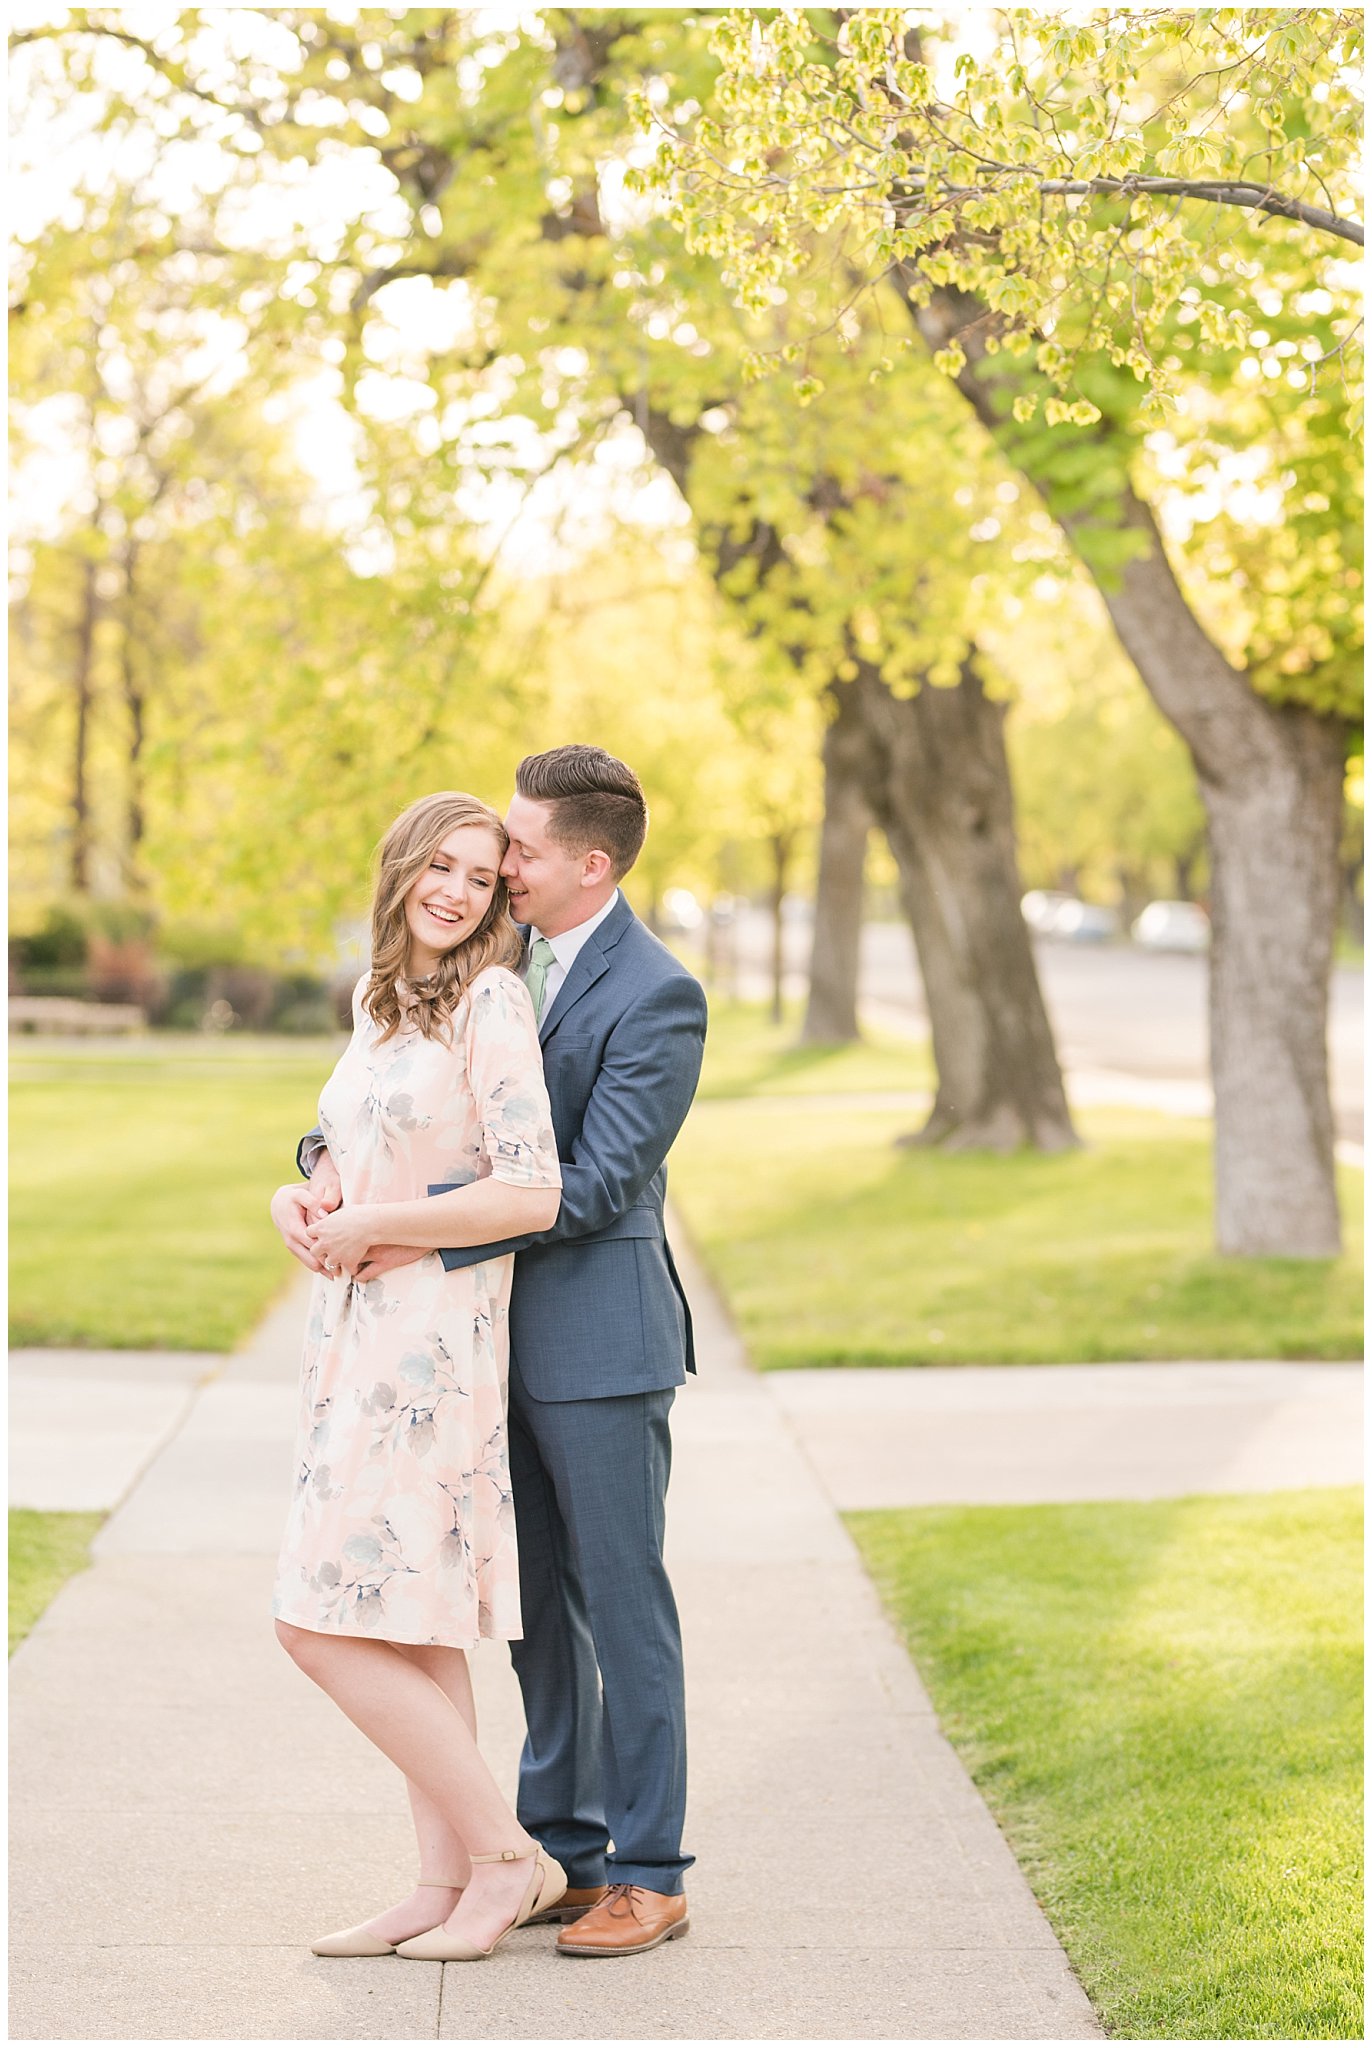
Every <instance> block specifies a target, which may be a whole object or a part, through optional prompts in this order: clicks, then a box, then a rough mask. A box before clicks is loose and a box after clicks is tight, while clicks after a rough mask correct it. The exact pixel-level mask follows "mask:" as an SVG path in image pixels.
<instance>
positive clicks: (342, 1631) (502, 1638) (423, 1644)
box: [272, 1608, 524, 1650]
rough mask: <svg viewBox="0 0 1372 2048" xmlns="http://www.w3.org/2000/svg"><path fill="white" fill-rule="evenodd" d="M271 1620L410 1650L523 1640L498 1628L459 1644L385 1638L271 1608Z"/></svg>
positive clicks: (520, 1632) (518, 1634)
mask: <svg viewBox="0 0 1372 2048" xmlns="http://www.w3.org/2000/svg"><path fill="white" fill-rule="evenodd" d="M272 1620H273V1621H284V1622H285V1623H286V1624H287V1625H288V1627H290V1628H300V1629H304V1631H305V1633H306V1635H311V1636H346V1637H347V1639H348V1640H349V1642H354V1643H397V1644H401V1645H403V1646H404V1647H405V1648H406V1649H411V1650H475V1649H477V1648H478V1647H479V1646H480V1645H481V1644H482V1643H522V1642H523V1640H524V1631H523V1629H522V1628H521V1629H518V1630H516V1632H515V1633H514V1634H513V1635H505V1634H503V1633H502V1632H501V1631H500V1630H499V1629H494V1630H492V1631H491V1632H490V1633H488V1634H483V1635H478V1636H465V1637H464V1638H463V1640H462V1641H461V1642H460V1643H444V1642H439V1640H438V1638H437V1637H436V1636H398V1635H393V1634H392V1635H388V1634H386V1633H385V1632H384V1631H383V1630H381V1629H370V1628H321V1627H320V1626H319V1623H318V1621H317V1620H315V1621H300V1620H299V1619H298V1618H297V1617H296V1616H295V1615H294V1614H285V1613H282V1612H279V1611H278V1610H277V1609H275V1608H273V1609H272Z"/></svg>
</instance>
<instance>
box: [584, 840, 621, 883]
mask: <svg viewBox="0 0 1372 2048" xmlns="http://www.w3.org/2000/svg"><path fill="white" fill-rule="evenodd" d="M613 872H614V867H613V863H612V862H611V860H610V856H609V854H608V853H602V852H601V851H600V848H599V847H594V848H593V849H592V850H591V852H590V853H588V854H587V856H586V860H585V864H584V866H583V867H582V870H581V886H582V888H583V889H598V888H599V887H600V885H601V883H602V882H604V881H608V879H609V877H610V876H611V875H612V874H613Z"/></svg>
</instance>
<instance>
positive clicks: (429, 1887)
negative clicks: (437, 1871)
mask: <svg viewBox="0 0 1372 2048" xmlns="http://www.w3.org/2000/svg"><path fill="white" fill-rule="evenodd" d="M414 1888H415V1890H416V1891H417V1892H460V1891H461V1890H462V1889H463V1887H462V1886H461V1885H460V1884H459V1883H458V1881H457V1879H456V1878H455V1877H417V1878H416V1879H415V1881H414Z"/></svg>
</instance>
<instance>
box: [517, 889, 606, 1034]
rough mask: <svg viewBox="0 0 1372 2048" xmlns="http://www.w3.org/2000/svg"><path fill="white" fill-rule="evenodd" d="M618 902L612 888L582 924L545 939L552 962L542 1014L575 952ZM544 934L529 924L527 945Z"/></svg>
mask: <svg viewBox="0 0 1372 2048" xmlns="http://www.w3.org/2000/svg"><path fill="white" fill-rule="evenodd" d="M618 901H619V891H618V889H616V890H615V893H614V895H613V896H612V897H611V898H610V900H609V902H608V903H602V904H601V906H600V909H599V910H597V911H596V912H595V913H594V915H593V916H591V917H588V918H587V919H586V921H585V923H584V924H574V925H573V926H572V928H571V930H570V931H569V932H561V933H559V935H558V936H557V938H555V939H549V940H548V944H549V945H550V946H551V947H552V949H553V962H552V965H551V967H550V968H549V969H548V979H547V980H546V981H545V982H544V984H543V1015H544V1016H545V1017H546V1016H547V1014H548V1012H549V1010H551V1008H552V1007H553V1004H554V1003H555V1002H556V1001H557V998H558V993H559V991H560V990H561V987H562V984H563V982H564V981H565V980H566V979H567V976H568V975H569V974H570V973H571V971H572V962H573V961H574V960H575V959H576V956H577V954H578V953H579V952H580V951H581V949H582V947H583V946H584V945H585V943H586V941H587V939H589V938H590V936H591V933H592V932H593V931H594V930H595V928H596V926H597V925H598V924H604V922H605V920H606V918H607V917H608V916H609V915H610V912H611V911H612V910H613V909H614V907H615V905H616V903H618ZM544 936H545V934H544V933H543V932H541V931H540V930H539V929H538V926H537V925H536V924H531V925H530V926H529V944H530V945H532V944H533V942H534V940H535V939H541V938H543V937H544Z"/></svg>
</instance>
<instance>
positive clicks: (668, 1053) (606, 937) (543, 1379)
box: [301, 896, 706, 1401]
mask: <svg viewBox="0 0 1372 2048" xmlns="http://www.w3.org/2000/svg"><path fill="white" fill-rule="evenodd" d="M705 1020H706V1002H705V991H704V989H702V988H701V986H700V983H699V982H698V981H697V980H696V979H695V977H694V975H691V974H688V973H687V971H686V969H685V968H684V967H683V966H682V965H681V963H680V961H679V960H677V959H676V957H675V956H674V955H673V954H672V953H670V952H669V951H668V950H667V948H666V947H665V946H664V945H662V943H661V942H660V941H659V940H658V939H655V938H654V937H653V935H652V933H651V932H650V931H648V929H647V927H646V926H645V925H643V924H641V923H640V922H639V920H638V919H637V918H636V917H635V916H634V914H633V912H632V910H630V908H629V906H628V904H627V903H626V902H625V900H624V898H623V897H622V896H621V897H620V899H619V901H618V903H617V904H616V905H615V907H614V909H613V910H612V911H611V912H610V915H609V916H608V917H607V918H606V919H605V921H604V923H603V924H600V925H598V926H597V927H596V929H595V931H593V932H592V933H591V934H590V936H589V938H587V939H586V941H585V943H584V944H583V945H582V947H581V950H580V952H579V953H578V954H577V956H576V959H575V960H574V961H573V962H572V966H571V970H570V972H569V973H568V975H567V978H566V980H565V981H564V983H563V984H562V987H561V988H560V989H559V990H558V992H557V995H556V996H555V998H554V999H553V1001H552V1003H551V1004H550V1005H549V1006H548V1009H547V1011H546V1012H545V1013H544V1016H543V1020H542V1022H541V1024H540V1026H539V1033H538V1035H539V1040H540V1043H541V1044H542V1047H543V1065H544V1075H545V1078H546V1080H547V1084H548V1098H549V1101H550V1103H551V1105H552V1113H553V1129H554V1131H555V1133H556V1135H557V1149H558V1156H559V1159H560V1160H561V1164H562V1206H561V1208H560V1209H559V1211H558V1216H557V1221H556V1223H554V1224H553V1226H552V1227H551V1229H549V1230H543V1231H539V1232H538V1233H537V1235H533V1236H525V1237H512V1238H506V1239H504V1240H502V1241H501V1242H500V1243H499V1244H486V1245H470V1246H466V1247H464V1248H462V1249H461V1250H454V1251H445V1252H444V1253H443V1254H442V1259H443V1263H444V1265H445V1266H447V1267H448V1268H449V1269H450V1270H452V1269H454V1268H456V1267H459V1266H473V1265H478V1264H479V1263H480V1262H481V1260H483V1259H489V1258H491V1257H494V1256H497V1255H499V1254H501V1253H504V1252H516V1253H518V1258H517V1259H516V1261H515V1271H514V1285H513V1288H512V1291H511V1297H510V1349H511V1354H512V1358H513V1360H514V1362H515V1364H516V1366H517V1368H518V1372H519V1376H520V1379H521V1381H522V1382H523V1385H524V1388H525V1390H526V1391H527V1392H528V1393H529V1394H531V1395H532V1396H533V1397H534V1399H535V1400H540V1401H579V1400H593V1399H598V1398H602V1397H606V1396H611V1395H616V1394H636V1393H645V1392H649V1391H651V1390H653V1389H656V1388H663V1387H675V1386H679V1385H680V1384H681V1382H682V1380H683V1379H684V1378H685V1375H686V1374H687V1373H688V1372H694V1371H695V1355H694V1347H693V1344H692V1335H691V1316H690V1310H689V1308H688V1307H687V1304H686V1296H685V1293H684V1291H683V1289H682V1286H681V1282H680V1280H679V1279H678V1277H677V1271H676V1267H675V1265H674V1263H673V1260H672V1254H671V1250H670V1248H669V1246H668V1244H667V1236H666V1231H665V1229H664V1227H663V1216H662V1210H663V1201H664V1198H665V1195H666V1190H667V1169H666V1163H665V1162H666V1158H667V1153H668V1151H669V1150H670V1148H671V1145H672V1141H673V1139H674V1138H675V1137H676V1134H677V1132H678V1131H679V1130H680V1128H681V1126H682V1123H683V1122H684V1121H685V1117H686V1112H687V1110H688V1109H689V1108H690V1106H691V1100H692V1097H693V1096H694V1094H695V1091H696V1083H697V1081H698V1080H699V1078H700V1063H701V1058H702V1055H703V1053H704V1050H705ZM316 1136H317V1133H314V1132H312V1133H311V1134H310V1138H307V1139H305V1140H303V1141H302V1146H301V1150H302V1152H303V1151H304V1148H305V1146H306V1145H308V1144H309V1143H310V1142H311V1139H313V1138H314V1137H316ZM446 1192H447V1187H446V1185H444V1184H436V1185H434V1186H433V1187H431V1188H430V1189H429V1193H430V1194H431V1195H437V1194H445V1193H446Z"/></svg>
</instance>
